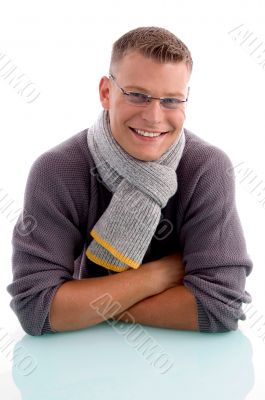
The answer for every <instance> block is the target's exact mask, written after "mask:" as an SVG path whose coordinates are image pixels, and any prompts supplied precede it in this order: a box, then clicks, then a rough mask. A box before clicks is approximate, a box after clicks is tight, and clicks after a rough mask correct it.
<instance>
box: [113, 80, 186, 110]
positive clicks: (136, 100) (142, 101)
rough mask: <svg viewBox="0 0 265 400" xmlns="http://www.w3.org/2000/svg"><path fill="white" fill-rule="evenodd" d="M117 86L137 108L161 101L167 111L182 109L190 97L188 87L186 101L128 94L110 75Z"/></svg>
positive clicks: (135, 93)
mask: <svg viewBox="0 0 265 400" xmlns="http://www.w3.org/2000/svg"><path fill="white" fill-rule="evenodd" d="M109 79H111V80H112V81H113V82H114V83H115V85H116V86H117V87H118V89H120V91H121V93H122V94H123V95H124V96H125V98H126V99H127V100H128V102H129V103H131V104H134V105H135V106H146V105H147V104H149V103H151V101H152V100H159V102H160V105H161V106H162V107H163V108H165V109H167V110H175V109H177V108H179V107H180V105H181V104H183V103H186V102H187V101H188V97H189V91H190V88H189V87H188V94H187V97H186V99H185V100H179V99H177V98H176V97H153V96H150V95H149V94H144V93H138V92H127V91H126V90H124V89H123V88H122V87H120V86H119V85H118V83H117V81H116V78H115V77H114V76H113V75H111V74H110V75H109Z"/></svg>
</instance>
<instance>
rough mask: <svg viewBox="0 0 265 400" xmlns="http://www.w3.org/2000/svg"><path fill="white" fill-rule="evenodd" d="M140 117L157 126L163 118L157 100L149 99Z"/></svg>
mask: <svg viewBox="0 0 265 400" xmlns="http://www.w3.org/2000/svg"><path fill="white" fill-rule="evenodd" d="M141 114H142V118H143V119H144V120H145V121H147V122H148V123H149V124H150V125H154V126H157V124H159V123H160V122H161V121H162V120H163V110H162V109H161V106H160V102H159V100H154V99H153V100H151V102H150V103H148V104H147V105H146V106H145V107H143V109H142V113H141Z"/></svg>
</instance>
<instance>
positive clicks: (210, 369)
mask: <svg viewBox="0 0 265 400" xmlns="http://www.w3.org/2000/svg"><path fill="white" fill-rule="evenodd" d="M13 356H14V361H13V370H12V372H13V379H14V382H15V384H16V385H17V387H18V389H19V390H20V392H21V396H22V399H23V400H36V399H38V400H42V399H43V400H44V399H45V400H51V399H52V400H53V399H54V400H61V399H63V400H66V399H71V400H73V399H77V400H82V399H86V400H87V399H93V400H98V399H100V400H103V399H105V397H106V396H108V399H115V400H119V399H122V400H129V399H140V400H141V399H148V398H152V399H153V400H155V399H161V398H162V396H163V397H165V398H167V396H169V395H170V396H172V395H173V396H174V397H177V398H179V399H187V400H193V399H196V400H198V399H204V400H205V399H211V400H212V399H213V398H214V399H215V400H218V399H220V400H224V399H225V400H230V399H231V400H232V399H233V400H243V399H245V397H246V395H247V393H248V392H249V391H250V389H251V388H252V386H253V383H254V373H253V366H252V347H251V344H250V341H249V340H248V338H247V337H246V336H244V335H243V333H242V332H241V331H239V330H237V331H234V332H228V333H218V334H216V333H214V334H207V333H199V332H188V331H176V330H173V329H161V328H154V327H149V326H140V325H137V324H136V325H133V324H130V323H123V322H117V321H115V323H114V322H113V323H112V322H108V321H107V322H103V323H101V324H99V325H96V326H93V327H90V328H88V329H85V330H81V331H75V332H65V333H56V334H49V335H44V336H39V337H31V336H28V335H25V336H24V337H23V338H22V339H21V340H20V341H19V342H18V343H17V344H16V346H15V349H14V354H13Z"/></svg>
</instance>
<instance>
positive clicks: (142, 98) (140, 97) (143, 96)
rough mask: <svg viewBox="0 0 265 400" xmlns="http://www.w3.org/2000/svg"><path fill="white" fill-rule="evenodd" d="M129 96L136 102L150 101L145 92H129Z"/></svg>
mask: <svg viewBox="0 0 265 400" xmlns="http://www.w3.org/2000/svg"><path fill="white" fill-rule="evenodd" d="M129 97H130V99H131V100H132V101H134V102H135V103H147V102H148V101H149V97H148V96H147V95H146V94H143V93H137V92H129Z"/></svg>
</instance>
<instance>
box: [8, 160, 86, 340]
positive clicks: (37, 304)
mask: <svg viewBox="0 0 265 400" xmlns="http://www.w3.org/2000/svg"><path fill="white" fill-rule="evenodd" d="M74 175H75V173H74V172H73V165H71V164H70V163H69V162H68V160H67V159H65V156H62V155H61V154H60V152H57V153H56V152H47V153H44V154H43V155H42V156H40V157H39V158H38V159H37V160H36V161H35V163H34V164H33V166H32V168H31V170H30V173H29V176H28V180H27V185H26V189H25V195H24V205H23V210H22V213H21V215H20V217H19V219H18V221H17V222H16V225H15V227H14V230H13V238H12V247H13V254H12V268H13V282H12V283H11V284H10V285H9V286H8V287H7V290H8V292H9V293H10V294H11V296H12V300H11V304H10V305H11V308H12V309H13V310H14V312H15V313H16V315H17V317H18V319H19V321H20V323H21V325H22V327H23V329H24V330H25V331H26V332H27V333H28V334H30V335H41V334H43V333H48V332H50V333H52V329H51V326H50V321H49V309H50V305H51V302H52V299H53V296H54V295H55V292H56V290H57V289H58V288H59V286H60V285H62V284H63V283H64V282H66V281H68V280H72V279H73V272H74V261H75V259H77V258H78V256H79V254H80V253H81V251H82V247H83V242H84V240H83V237H82V234H81V232H80V229H79V223H80V221H79V214H80V209H79V210H78V204H77V203H76V201H75V197H76V196H78V195H79V194H80V193H78V192H77V193H75V192H76V190H75V186H74V184H73V179H74V178H72V177H73V176H74ZM78 178H79V176H78V172H77V174H76V177H75V181H78ZM70 188H72V190H71V189H70ZM82 189H83V188H82ZM80 201H81V200H80Z"/></svg>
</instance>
